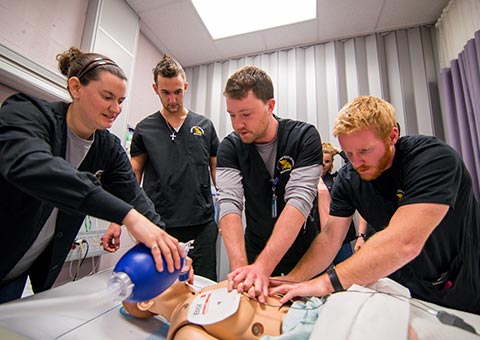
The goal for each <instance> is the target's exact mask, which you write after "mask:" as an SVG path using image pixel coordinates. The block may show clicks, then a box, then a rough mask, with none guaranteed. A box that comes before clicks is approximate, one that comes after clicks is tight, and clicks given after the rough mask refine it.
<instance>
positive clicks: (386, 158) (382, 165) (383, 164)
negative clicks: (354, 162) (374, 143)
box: [355, 143, 393, 182]
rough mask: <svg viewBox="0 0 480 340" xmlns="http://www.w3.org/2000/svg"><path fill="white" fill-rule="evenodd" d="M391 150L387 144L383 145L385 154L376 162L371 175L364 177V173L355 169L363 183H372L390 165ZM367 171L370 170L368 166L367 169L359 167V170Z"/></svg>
mask: <svg viewBox="0 0 480 340" xmlns="http://www.w3.org/2000/svg"><path fill="white" fill-rule="evenodd" d="M392 154H393V152H392V149H391V148H390V146H389V145H387V143H385V153H384V154H383V156H382V158H380V160H379V161H378V164H377V166H376V167H375V172H374V173H373V174H371V175H365V174H364V173H362V172H360V171H358V169H359V168H355V170H356V171H357V173H358V174H359V175H360V178H361V179H362V180H364V181H367V182H368V181H373V180H374V179H377V178H378V177H379V176H380V175H381V174H382V173H383V172H384V171H385V170H386V169H387V167H388V165H389V164H390V161H391V160H392ZM365 168H366V169H369V168H371V167H370V166H367V167H361V169H363V170H364V169H365Z"/></svg>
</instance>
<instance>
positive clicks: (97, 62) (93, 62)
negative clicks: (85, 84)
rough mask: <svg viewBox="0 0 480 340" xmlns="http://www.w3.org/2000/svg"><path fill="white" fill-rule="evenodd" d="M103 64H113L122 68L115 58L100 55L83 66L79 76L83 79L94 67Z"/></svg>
mask: <svg viewBox="0 0 480 340" xmlns="http://www.w3.org/2000/svg"><path fill="white" fill-rule="evenodd" d="M103 65H112V66H116V67H118V68H120V67H119V66H118V65H117V64H116V63H115V62H114V61H113V60H111V59H108V58H103V57H98V58H95V59H93V60H91V61H89V62H88V63H87V64H86V65H85V66H84V67H82V69H81V70H80V71H79V72H78V75H77V78H78V79H81V78H82V77H83V76H84V75H85V74H87V73H88V72H90V71H91V70H93V69H94V68H97V67H98V66H103Z"/></svg>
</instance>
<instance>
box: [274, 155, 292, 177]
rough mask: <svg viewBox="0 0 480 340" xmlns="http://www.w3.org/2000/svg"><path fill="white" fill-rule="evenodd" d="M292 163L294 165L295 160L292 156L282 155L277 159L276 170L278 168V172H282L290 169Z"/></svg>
mask: <svg viewBox="0 0 480 340" xmlns="http://www.w3.org/2000/svg"><path fill="white" fill-rule="evenodd" d="M294 165H295V162H294V160H293V158H292V157H290V156H282V157H280V159H279V160H278V164H277V168H278V170H280V173H281V174H282V173H284V172H286V171H291V170H292V169H293V166H294Z"/></svg>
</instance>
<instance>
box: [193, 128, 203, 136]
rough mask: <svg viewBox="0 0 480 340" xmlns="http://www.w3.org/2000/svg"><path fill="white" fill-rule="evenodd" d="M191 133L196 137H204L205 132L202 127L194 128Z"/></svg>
mask: <svg viewBox="0 0 480 340" xmlns="http://www.w3.org/2000/svg"><path fill="white" fill-rule="evenodd" d="M190 133H192V134H193V135H195V136H203V135H204V134H205V132H204V131H203V129H202V128H201V127H200V126H192V128H191V129H190Z"/></svg>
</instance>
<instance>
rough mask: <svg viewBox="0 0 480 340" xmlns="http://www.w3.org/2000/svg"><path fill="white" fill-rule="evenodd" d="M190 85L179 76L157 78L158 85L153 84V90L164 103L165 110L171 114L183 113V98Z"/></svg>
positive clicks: (159, 76)
mask: <svg viewBox="0 0 480 340" xmlns="http://www.w3.org/2000/svg"><path fill="white" fill-rule="evenodd" d="M187 88H188V83H187V82H185V80H183V78H182V76H181V75H180V74H179V75H177V76H176V77H172V78H165V77H162V76H161V75H158V77H157V83H156V84H153V90H154V91H155V93H156V94H157V95H158V97H159V98H160V101H161V102H162V106H163V110H165V111H167V112H168V113H171V114H176V113H179V112H182V113H183V97H184V95H185V92H186V91H187Z"/></svg>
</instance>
